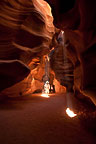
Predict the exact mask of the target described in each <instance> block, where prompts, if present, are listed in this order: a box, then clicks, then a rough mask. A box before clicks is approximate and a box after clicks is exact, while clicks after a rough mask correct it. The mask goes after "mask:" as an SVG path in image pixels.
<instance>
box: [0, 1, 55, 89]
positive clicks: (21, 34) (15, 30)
mask: <svg viewBox="0 0 96 144" xmlns="http://www.w3.org/2000/svg"><path fill="white" fill-rule="evenodd" d="M53 34H54V26H53V17H52V15H51V9H50V7H49V6H48V4H47V3H46V2H44V1H43V0H41V1H38V0H27V1H26V0H15V1H13V0H1V1H0V91H2V90H3V89H5V88H8V87H10V86H13V85H14V84H16V83H17V82H20V81H22V80H24V78H26V77H27V76H28V74H29V73H30V71H31V70H32V69H34V68H36V67H37V66H38V65H39V64H40V60H41V57H42V56H43V55H44V54H46V53H48V51H49V44H50V42H51V39H52V35H53ZM34 58H37V61H38V62H37V61H35V62H34V61H32V60H33V59H34ZM38 59H39V60H38ZM30 65H31V66H30ZM26 81H27V79H26ZM26 81H25V82H26Z"/></svg>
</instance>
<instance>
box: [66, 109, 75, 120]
mask: <svg viewBox="0 0 96 144" xmlns="http://www.w3.org/2000/svg"><path fill="white" fill-rule="evenodd" d="M66 113H67V115H68V116H69V117H71V118H72V117H75V116H77V114H75V113H74V112H73V111H72V110H70V109H69V108H67V109H66Z"/></svg>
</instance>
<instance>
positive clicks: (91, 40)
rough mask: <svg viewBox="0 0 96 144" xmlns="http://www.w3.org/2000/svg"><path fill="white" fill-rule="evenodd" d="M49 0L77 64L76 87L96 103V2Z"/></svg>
mask: <svg viewBox="0 0 96 144" xmlns="http://www.w3.org/2000/svg"><path fill="white" fill-rule="evenodd" d="M46 1H47V2H48V3H49V4H50V6H52V8H53V9H52V13H53V16H54V24H55V26H56V27H58V28H59V29H62V30H64V31H65V37H66V41H67V44H68V46H67V53H68V58H69V59H70V60H71V62H72V63H73V65H74V71H73V73H74V90H78V91H80V92H81V93H82V94H84V95H86V96H89V97H90V98H91V99H92V100H93V101H94V103H95V104H96V98H95V94H96V76H95V74H96V48H95V47H96V20H95V17H96V1H95V0H93V1H91V0H88V1H87V0H72V1H71V3H70V0H69V1H63V0H62V1H61V0H53V1H51V0H46ZM66 7H67V8H66Z"/></svg>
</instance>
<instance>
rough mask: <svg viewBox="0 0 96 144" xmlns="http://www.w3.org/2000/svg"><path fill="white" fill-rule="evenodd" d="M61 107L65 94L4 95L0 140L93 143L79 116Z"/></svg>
mask: <svg viewBox="0 0 96 144" xmlns="http://www.w3.org/2000/svg"><path fill="white" fill-rule="evenodd" d="M71 95H72V94H71ZM77 105H78V103H77ZM65 109H66V94H57V95H51V96H50V98H43V97H40V96H39V94H38V95H33V96H32V95H30V96H28V97H21V98H20V97H18V98H10V99H8V100H7V101H6V102H5V104H4V103H3V104H0V144H95V137H94V136H93V135H92V133H90V132H89V131H87V130H86V129H85V128H84V127H83V125H82V124H81V122H80V119H79V117H78V116H77V117H74V118H69V117H68V116H67V115H66V113H65Z"/></svg>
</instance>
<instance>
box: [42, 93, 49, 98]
mask: <svg viewBox="0 0 96 144" xmlns="http://www.w3.org/2000/svg"><path fill="white" fill-rule="evenodd" d="M41 96H42V97H45V98H49V97H50V96H49V95H48V94H43V93H42V94H41Z"/></svg>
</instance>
